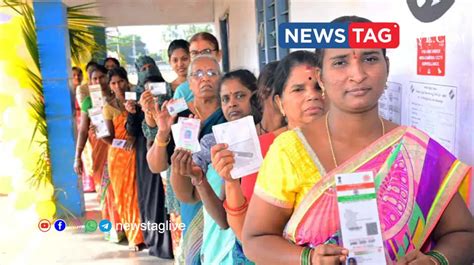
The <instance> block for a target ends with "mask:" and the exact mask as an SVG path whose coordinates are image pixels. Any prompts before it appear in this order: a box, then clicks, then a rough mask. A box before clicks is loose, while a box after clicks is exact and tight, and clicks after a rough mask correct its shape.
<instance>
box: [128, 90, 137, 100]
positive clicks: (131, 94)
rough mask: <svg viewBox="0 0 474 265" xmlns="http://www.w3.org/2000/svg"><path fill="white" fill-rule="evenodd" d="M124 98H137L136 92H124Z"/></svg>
mask: <svg viewBox="0 0 474 265" xmlns="http://www.w3.org/2000/svg"><path fill="white" fill-rule="evenodd" d="M125 100H137V92H130V91H126V92H125Z"/></svg>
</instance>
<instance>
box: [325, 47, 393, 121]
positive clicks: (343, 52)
mask: <svg viewBox="0 0 474 265" xmlns="http://www.w3.org/2000/svg"><path fill="white" fill-rule="evenodd" d="M388 67H389V61H388V58H386V57H384V56H383V54H382V50H381V49H374V50H372V49H326V50H325V52H324V58H323V68H322V70H321V71H320V72H319V75H318V78H319V80H320V84H321V85H322V86H323V87H324V88H325V89H326V94H327V96H328V98H329V100H330V104H331V107H335V108H338V109H340V110H343V111H346V112H352V113H361V112H366V111H368V110H371V109H373V108H375V107H377V104H378V100H379V98H380V96H381V95H382V93H383V91H384V87H385V84H386V82H387V77H388Z"/></svg>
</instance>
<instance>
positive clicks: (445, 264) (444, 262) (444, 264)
mask: <svg viewBox="0 0 474 265" xmlns="http://www.w3.org/2000/svg"><path fill="white" fill-rule="evenodd" d="M426 255H428V256H430V257H432V258H433V259H434V260H436V261H437V262H438V264H440V265H449V261H448V259H447V258H446V256H445V255H444V254H443V253H441V252H439V251H437V250H431V251H430V252H428V253H426Z"/></svg>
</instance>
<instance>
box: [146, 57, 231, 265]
mask: <svg viewBox="0 0 474 265" xmlns="http://www.w3.org/2000/svg"><path fill="white" fill-rule="evenodd" d="M189 70H190V72H189V74H188V75H189V84H190V87H191V90H192V91H193V94H194V101H192V102H189V103H188V108H189V110H186V111H183V112H180V113H179V114H178V116H183V117H188V116H189V115H194V117H196V118H198V119H200V120H201V131H200V133H199V139H201V138H202V137H203V136H204V135H206V134H208V133H210V132H211V131H212V126H214V125H216V124H220V123H222V122H225V118H224V115H223V113H222V110H221V109H220V102H219V98H218V95H217V85H218V81H219V77H220V74H221V72H220V67H219V63H218V62H217V60H216V59H215V58H214V57H212V56H209V55H202V56H198V57H196V58H195V59H194V60H193V62H191V65H190V69H189ZM167 104H168V102H165V103H164V105H163V106H162V107H161V109H160V108H157V109H156V110H155V113H156V114H155V120H156V124H157V127H158V133H157V134H156V138H155V141H154V142H153V146H152V148H151V149H150V150H149V151H148V155H147V159H148V163H149V165H150V169H151V170H152V171H153V172H161V171H163V170H166V169H167V168H168V166H169V165H170V164H171V160H170V158H171V157H172V155H173V152H174V148H175V143H174V140H173V137H172V135H171V125H172V124H173V123H174V122H175V121H176V117H173V116H170V115H169V113H168V111H167V109H166V105H167ZM171 174H173V169H171ZM190 183H191V180H190V179H189V178H188V177H173V175H172V176H171V185H172V188H173V189H174V191H175V192H177V193H181V192H182V191H181V190H180V189H181V188H184V189H187V188H189V185H191V184H190ZM191 186H192V185H191ZM184 192H186V191H184ZM178 199H179V198H178ZM180 208H181V209H180V211H181V217H182V220H183V223H184V225H185V230H184V231H183V246H182V247H183V255H184V258H185V259H186V264H199V263H200V249H201V244H202V229H203V217H202V203H181V205H180Z"/></svg>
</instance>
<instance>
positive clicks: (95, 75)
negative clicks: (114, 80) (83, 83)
mask: <svg viewBox="0 0 474 265" xmlns="http://www.w3.org/2000/svg"><path fill="white" fill-rule="evenodd" d="M91 83H92V84H93V85H100V86H101V88H102V91H106V90H107V76H106V75H105V74H104V73H102V72H101V71H94V72H92V76H91Z"/></svg>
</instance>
